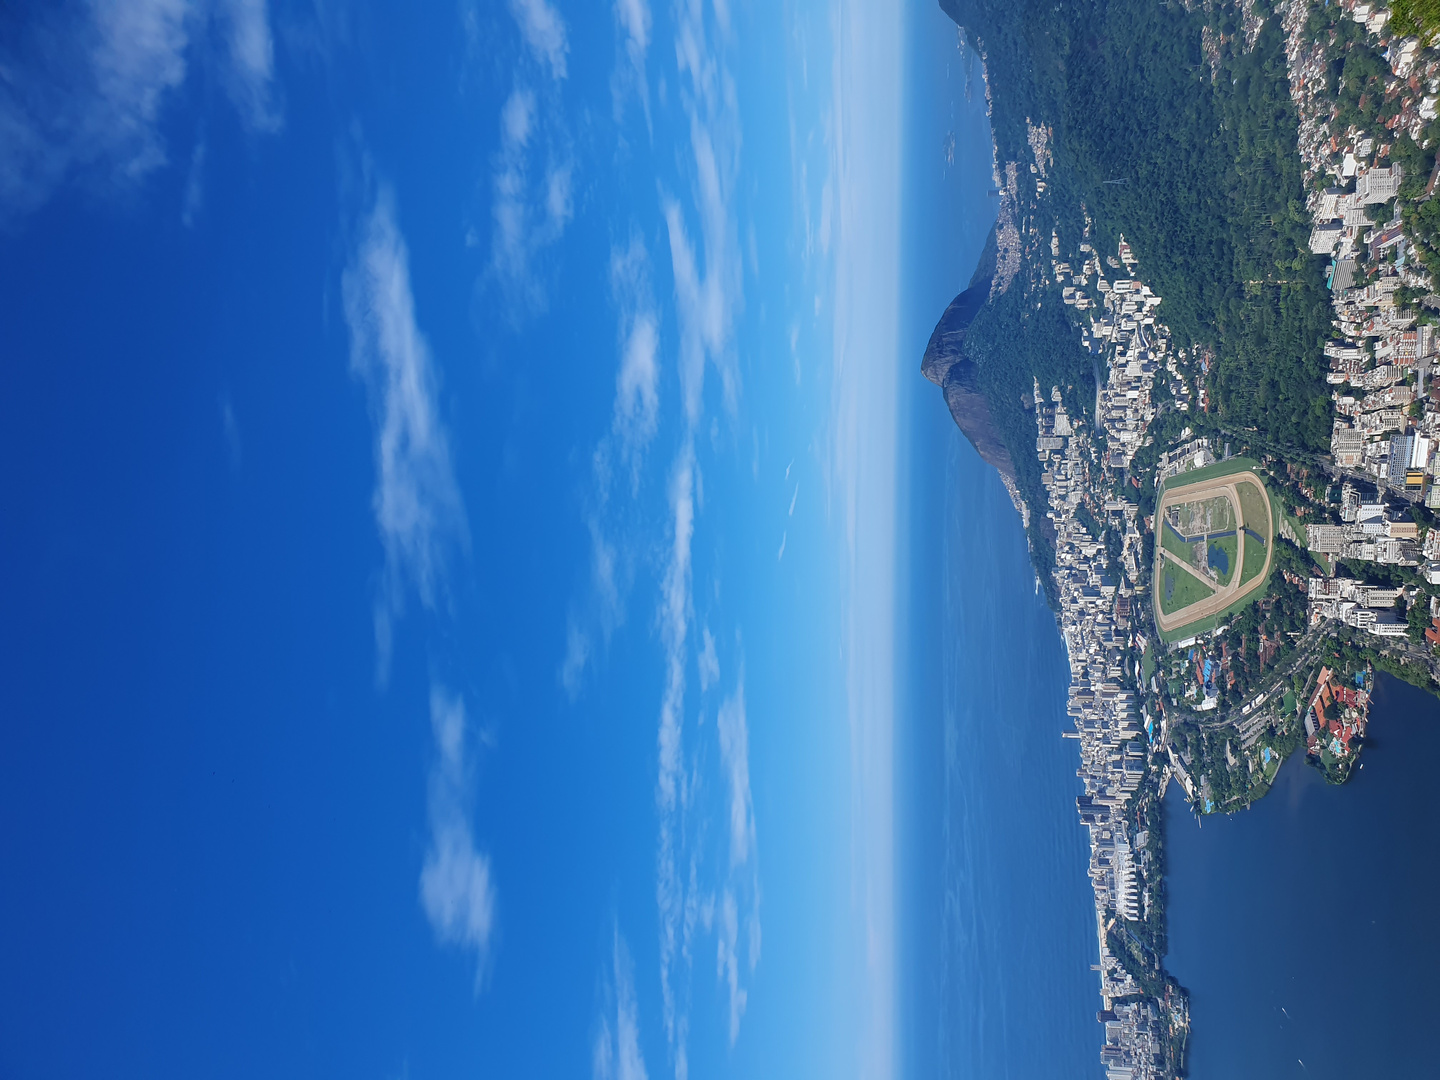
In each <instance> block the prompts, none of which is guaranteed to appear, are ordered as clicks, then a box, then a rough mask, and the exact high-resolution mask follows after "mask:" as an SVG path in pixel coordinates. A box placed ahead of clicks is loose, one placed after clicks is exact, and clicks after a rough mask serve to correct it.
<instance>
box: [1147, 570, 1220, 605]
mask: <svg viewBox="0 0 1440 1080" xmlns="http://www.w3.org/2000/svg"><path fill="white" fill-rule="evenodd" d="M1214 592H1215V590H1214V589H1212V588H1210V586H1209V585H1206V584H1205V582H1203V581H1201V580H1200V579H1199V578H1198V577H1196V576H1195V575H1194V574H1192V573H1189V572H1188V571H1186V570H1184V569H1182V568H1180V567H1179V566H1176V565H1175V564H1174V563H1172V562H1167V563H1166V564H1165V570H1164V577H1163V579H1162V580H1161V582H1160V610H1161V612H1163V613H1164V614H1166V615H1173V614H1174V613H1175V612H1177V611H1180V610H1181V609H1183V608H1187V607H1189V606H1190V605H1191V604H1197V603H1199V602H1200V601H1201V600H1204V599H1205V598H1206V597H1207V596H1212V595H1214Z"/></svg>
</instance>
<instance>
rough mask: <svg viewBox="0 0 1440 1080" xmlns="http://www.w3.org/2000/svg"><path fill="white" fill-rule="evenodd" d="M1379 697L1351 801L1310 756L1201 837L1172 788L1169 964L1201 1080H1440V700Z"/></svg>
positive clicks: (1398, 693) (1207, 825)
mask: <svg viewBox="0 0 1440 1080" xmlns="http://www.w3.org/2000/svg"><path fill="white" fill-rule="evenodd" d="M1376 683H1377V685H1376V691H1375V700H1374V704H1373V706H1372V710H1371V724H1370V735H1371V736H1372V738H1371V741H1370V743H1369V744H1368V745H1367V746H1366V748H1365V751H1364V753H1363V755H1362V757H1361V761H1362V762H1363V763H1364V768H1362V769H1360V770H1358V771H1357V773H1356V774H1355V777H1354V779H1353V780H1351V782H1350V783H1348V784H1346V785H1345V786H1344V787H1333V786H1331V785H1329V784H1326V783H1325V781H1324V780H1323V778H1322V777H1321V776H1320V774H1319V773H1318V772H1316V770H1314V769H1312V768H1310V767H1309V766H1307V765H1306V764H1305V762H1304V760H1303V754H1297V755H1294V756H1292V757H1291V758H1290V759H1289V760H1288V761H1286V762H1285V765H1284V767H1283V768H1282V769H1281V771H1280V775H1279V777H1278V778H1277V781H1276V785H1275V788H1274V789H1273V790H1272V791H1271V793H1270V794H1269V795H1268V796H1266V797H1265V798H1264V799H1262V800H1261V801H1260V802H1258V803H1256V804H1255V805H1254V807H1253V808H1252V809H1250V810H1248V811H1242V812H1240V813H1238V814H1235V815H1233V816H1231V817H1228V818H1226V817H1207V818H1205V819H1204V821H1203V823H1197V821H1196V820H1195V818H1194V817H1193V815H1191V813H1190V812H1189V810H1188V808H1187V807H1186V805H1185V802H1184V800H1183V798H1181V797H1180V796H1179V793H1178V791H1177V789H1176V788H1175V787H1174V786H1172V787H1171V790H1170V792H1169V795H1168V796H1167V799H1166V810H1167V823H1168V824H1167V836H1168V841H1169V846H1168V858H1169V871H1170V873H1169V877H1168V881H1167V886H1168V889H1169V905H1168V913H1169V927H1170V956H1169V959H1168V964H1169V967H1170V969H1171V971H1173V972H1174V973H1175V975H1176V976H1177V977H1178V978H1179V979H1180V981H1181V982H1182V983H1184V984H1185V985H1186V986H1187V987H1188V988H1189V989H1190V993H1191V1017H1192V1020H1193V1027H1192V1050H1191V1057H1190V1074H1191V1076H1192V1077H1194V1078H1196V1080H1245V1078H1248V1077H1254V1078H1257V1080H1259V1078H1262V1077H1263V1078H1265V1080H1274V1078H1276V1077H1289V1076H1294V1077H1317V1078H1318V1077H1336V1078H1340V1077H1345V1078H1352V1077H1370V1076H1375V1077H1431V1076H1440V1064H1437V1062H1436V1052H1435V1046H1434V1031H1435V1026H1434V1025H1435V1017H1436V1015H1437V1012H1440V983H1437V981H1436V979H1435V974H1434V973H1435V972H1436V971H1437V970H1440V919H1437V917H1436V914H1437V911H1440V904H1437V901H1436V897H1437V896H1440V801H1437V800H1436V798H1435V792H1436V790H1437V788H1440V782H1437V778H1436V774H1435V769H1436V763H1437V762H1440V701H1437V700H1436V699H1435V698H1434V697H1431V696H1430V695H1428V694H1425V693H1423V692H1421V691H1419V690H1417V689H1415V688H1414V687H1412V686H1409V685H1407V684H1405V683H1402V682H1399V681H1398V680H1396V679H1392V678H1390V677H1388V676H1385V675H1381V676H1379V677H1378V678H1377V680H1376Z"/></svg>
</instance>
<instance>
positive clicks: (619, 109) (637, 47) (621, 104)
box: [610, 0, 651, 129]
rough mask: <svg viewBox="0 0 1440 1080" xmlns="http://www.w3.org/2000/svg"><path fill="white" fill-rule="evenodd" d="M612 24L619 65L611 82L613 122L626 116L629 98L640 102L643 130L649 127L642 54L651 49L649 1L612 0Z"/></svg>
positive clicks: (648, 93) (647, 88) (647, 93)
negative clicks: (616, 33) (617, 38)
mask: <svg viewBox="0 0 1440 1080" xmlns="http://www.w3.org/2000/svg"><path fill="white" fill-rule="evenodd" d="M615 23H616V26H617V27H618V28H619V31H620V43H619V49H620V61H619V63H617V65H616V68H615V74H614V75H613V77H612V78H611V81H610V92H611V96H612V97H613V98H614V105H615V120H616V122H617V123H618V122H619V121H620V120H621V119H622V117H623V116H624V113H625V102H626V100H627V99H628V98H629V96H630V95H631V94H634V95H635V96H636V97H637V98H639V99H640V108H641V110H642V111H643V112H644V114H645V127H646V128H647V129H648V128H649V127H650V84H649V82H648V81H647V79H646V77H645V54H646V53H647V52H648V51H649V49H650V26H651V20H650V4H649V2H648V0H615Z"/></svg>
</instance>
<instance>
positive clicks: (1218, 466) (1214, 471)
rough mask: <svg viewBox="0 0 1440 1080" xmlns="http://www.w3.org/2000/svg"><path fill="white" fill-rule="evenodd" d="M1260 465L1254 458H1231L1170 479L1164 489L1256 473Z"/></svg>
mask: <svg viewBox="0 0 1440 1080" xmlns="http://www.w3.org/2000/svg"><path fill="white" fill-rule="evenodd" d="M1259 469H1260V463H1259V462H1258V461H1256V460H1255V459H1254V458H1248V457H1232V458H1230V459H1229V460H1228V461H1217V462H1215V464H1214V465H1206V466H1205V467H1204V468H1203V469H1191V470H1189V471H1188V472H1182V473H1180V474H1179V475H1177V476H1172V477H1170V479H1169V480H1166V481H1165V487H1167V488H1172V487H1182V486H1185V485H1189V484H1198V483H1199V482H1200V481H1201V480H1214V479H1215V478H1216V477H1220V476H1233V475H1234V474H1235V473H1242V472H1252V471H1254V472H1256V474H1257V475H1260V474H1259V472H1258V470H1259Z"/></svg>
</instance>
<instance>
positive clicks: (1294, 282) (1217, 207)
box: [942, 0, 1331, 461]
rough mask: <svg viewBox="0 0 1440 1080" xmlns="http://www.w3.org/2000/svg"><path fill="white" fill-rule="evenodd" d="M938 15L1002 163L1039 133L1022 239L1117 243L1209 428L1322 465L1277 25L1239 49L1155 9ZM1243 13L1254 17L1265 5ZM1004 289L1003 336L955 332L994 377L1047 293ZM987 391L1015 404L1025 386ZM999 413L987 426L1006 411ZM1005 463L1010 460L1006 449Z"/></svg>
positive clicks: (962, 4) (1305, 225) (997, 312)
mask: <svg viewBox="0 0 1440 1080" xmlns="http://www.w3.org/2000/svg"><path fill="white" fill-rule="evenodd" d="M942 7H944V8H945V10H946V11H947V12H949V13H950V14H951V16H952V17H953V18H955V20H956V21H957V22H958V23H960V24H961V25H962V26H966V27H968V28H969V29H970V30H971V31H972V32H973V33H974V34H976V35H977V36H978V37H979V39H980V42H981V45H982V47H983V48H984V50H985V59H986V64H987V70H988V72H989V77H990V80H991V86H992V91H993V92H992V98H993V102H994V109H993V124H994V135H995V141H996V146H997V150H998V153H999V156H1000V158H1001V160H1002V161H1005V160H1009V161H1019V162H1022V163H1028V162H1029V161H1032V160H1033V153H1032V151H1031V148H1030V146H1029V144H1028V136H1029V131H1030V129H1029V128H1028V127H1027V121H1029V123H1030V124H1032V125H1036V126H1044V127H1046V128H1048V129H1050V131H1051V132H1052V134H1051V145H1052V147H1053V165H1052V167H1051V169H1050V170H1049V175H1048V177H1047V182H1048V190H1047V191H1046V193H1045V194H1044V196H1043V197H1040V198H1039V199H1037V198H1036V197H1035V195H1034V189H1033V187H1032V188H1031V189H1030V195H1029V203H1030V205H1029V206H1028V207H1026V208H1025V213H1027V214H1028V215H1029V220H1028V222H1022V235H1023V233H1024V226H1025V225H1026V224H1029V225H1033V226H1036V227H1037V235H1039V234H1041V233H1043V237H1044V239H1045V240H1046V241H1048V239H1049V231H1050V227H1051V225H1052V223H1055V224H1058V226H1059V229H1060V235H1061V243H1062V250H1064V251H1073V250H1075V248H1076V247H1077V246H1078V244H1079V242H1080V233H1079V230H1080V229H1081V228H1082V227H1083V224H1084V222H1085V220H1086V215H1087V214H1088V215H1089V217H1090V218H1091V219H1092V220H1093V233H1092V238H1091V239H1092V242H1093V243H1094V244H1095V246H1096V248H1097V250H1101V251H1113V250H1114V249H1115V242H1116V241H1117V240H1118V238H1119V236H1120V234H1121V233H1122V232H1123V234H1124V236H1125V238H1126V240H1127V241H1128V242H1129V243H1130V245H1131V247H1132V249H1133V250H1134V252H1135V254H1136V256H1137V257H1138V259H1139V262H1140V268H1141V272H1142V273H1143V274H1144V275H1145V279H1146V281H1147V282H1148V283H1149V284H1150V285H1151V286H1152V287H1153V288H1154V289H1155V291H1156V292H1157V293H1159V294H1160V295H1161V296H1163V297H1164V304H1163V306H1162V308H1161V309H1160V316H1161V317H1162V318H1163V319H1164V321H1165V322H1166V324H1167V325H1168V326H1169V327H1170V328H1171V330H1172V332H1173V333H1174V336H1175V343H1176V345H1177V346H1179V347H1181V348H1190V349H1195V350H1196V351H1197V352H1198V353H1199V354H1200V355H1202V356H1204V357H1205V363H1204V366H1205V368H1206V369H1207V370H1206V375H1205V377H1206V379H1207V381H1208V385H1209V390H1210V395H1211V409H1212V418H1213V419H1214V420H1215V421H1217V422H1218V423H1219V424H1220V425H1222V426H1224V427H1225V428H1228V429H1232V430H1235V431H1237V432H1244V433H1246V434H1247V435H1248V436H1249V437H1250V439H1251V441H1252V442H1254V443H1255V444H1257V445H1258V446H1260V447H1262V448H1264V449H1267V450H1271V451H1275V452H1280V453H1284V454H1287V455H1293V456H1299V457H1305V456H1309V455H1313V454H1318V453H1321V452H1323V451H1324V450H1325V449H1326V447H1327V445H1328V440H1329V435H1330V424H1331V419H1330V417H1331V413H1330V408H1331V406H1330V402H1329V399H1328V396H1327V394H1326V387H1325V384H1324V371H1325V367H1324V357H1323V354H1322V351H1321V350H1322V347H1323V344H1324V342H1325V340H1326V339H1327V338H1328V337H1329V334H1330V315H1329V308H1328V303H1327V297H1326V294H1325V288H1324V281H1323V278H1322V275H1321V263H1320V261H1319V260H1317V259H1315V258H1313V257H1312V256H1310V254H1309V252H1308V248H1307V244H1306V242H1307V238H1308V233H1309V228H1310V223H1309V219H1308V216H1307V214H1306V211H1305V206H1304V190H1303V181H1302V173H1301V165H1300V159H1299V155H1298V152H1297V149H1296V124H1297V121H1296V115H1295V109H1294V106H1293V105H1292V103H1291V100H1290V96H1289V89H1288V82H1287V77H1286V67H1285V55H1284V47H1283V38H1282V35H1281V32H1280V29H1279V27H1278V25H1277V22H1278V21H1277V20H1274V19H1270V20H1267V21H1266V22H1265V23H1264V24H1263V28H1262V29H1261V30H1260V32H1259V34H1258V37H1256V38H1255V41H1254V44H1253V47H1251V48H1249V49H1248V50H1247V49H1245V48H1243V47H1238V46H1239V45H1243V42H1244V40H1245V39H1244V34H1243V32H1242V30H1243V28H1242V27H1240V26H1238V25H1236V20H1235V16H1234V15H1233V14H1232V13H1228V12H1213V13H1211V14H1208V15H1207V14H1205V13H1204V12H1203V11H1202V10H1200V9H1199V8H1197V10H1196V11H1194V12H1187V11H1186V10H1185V9H1184V8H1183V7H1181V6H1180V5H1179V4H1165V3H1157V2H1156V0H1090V2H1081V3H1075V4H1069V5H1062V6H1061V8H1060V9H1058V10H1057V9H1056V8H1055V6H1054V5H1053V4H1048V3H1046V4H1042V3H1040V2H1039V0H1018V2H1017V0H942ZM1256 10H1257V14H1261V15H1263V14H1267V13H1268V3H1267V0H1257V3H1256ZM1227 38H1228V39H1229V40H1228V44H1225V43H1224V42H1226V40H1227ZM1202 41H1207V42H1210V43H1211V47H1209V48H1206V47H1202ZM1021 190H1022V193H1023V192H1024V191H1025V185H1024V183H1022V185H1021ZM1031 254H1035V251H1034V250H1033V248H1032V251H1031ZM1046 254H1048V252H1047V253H1046ZM1032 261H1033V262H1037V263H1038V262H1039V261H1040V260H1038V259H1037V260H1032ZM1012 289H1021V290H1022V291H1023V293H1024V297H1025V299H1026V300H1028V301H1029V302H1028V303H1023V302H1022V303H1019V304H1015V303H1011V304H1008V305H998V304H997V305H994V310H993V311H991V312H988V313H986V317H987V318H988V319H994V320H997V321H1001V320H1003V321H1004V323H1005V324H1006V325H1005V327H1004V328H1003V329H999V328H995V329H990V330H988V331H986V329H985V328H983V327H982V328H981V330H980V332H975V333H972V340H973V342H974V348H975V349H976V350H977V351H976V358H977V361H980V360H985V359H988V360H989V361H990V362H991V363H995V364H1002V365H1005V366H1010V365H1012V364H1014V363H1015V361H1017V360H1027V359H1028V358H1029V357H1030V356H1031V355H1032V354H1033V353H1034V351H1035V350H1033V349H1031V348H1030V347H1029V346H1028V345H1025V344H1023V343H1022V344H1021V345H1020V348H1019V349H1010V348H1006V349H1002V350H1000V351H999V352H991V353H988V354H981V352H980V351H979V350H981V349H983V348H984V347H985V345H986V343H987V342H1002V343H1007V342H1009V341H1010V340H1011V339H1012V337H1013V336H1014V335H1015V334H1017V333H1018V334H1020V335H1021V336H1022V337H1028V336H1029V334H1030V332H1031V331H1030V330H1029V328H1028V327H1024V328H1023V329H1022V326H1021V325H1018V324H1022V323H1024V322H1029V323H1035V322H1037V321H1038V320H1037V318H1036V316H1035V315H1032V314H1031V313H1032V312H1034V310H1035V309H1034V303H1035V301H1036V300H1038V299H1040V295H1039V294H1040V291H1041V290H1043V289H1044V286H1043V285H1042V284H1041V280H1040V272H1039V271H1036V272H1033V273H1032V274H1031V276H1030V277H1029V279H1028V280H1022V279H1017V281H1016V282H1015V284H1014V286H1012ZM1020 312H1024V315H1025V319H1024V320H1021V319H1020V318H1019V315H1020ZM978 322H980V320H977V323H978ZM1017 352H1018V353H1019V355H1016V354H1017ZM1064 366H1065V368H1066V372H1065V373H1066V377H1067V382H1069V381H1074V380H1075V379H1076V378H1077V377H1080V373H1079V372H1077V371H1076V370H1075V368H1076V367H1077V366H1079V365H1074V364H1067V365H1064ZM1034 374H1036V375H1040V372H1039V371H1035V372H1034ZM992 381H993V382H994V383H995V384H996V385H997V389H998V388H999V387H1000V386H1001V385H1002V384H1003V386H1004V389H1005V390H1010V391H1013V389H1014V386H1013V384H1015V383H1017V382H1020V381H1023V382H1025V383H1026V384H1028V383H1029V376H1028V375H1023V378H1017V377H1011V376H999V375H997V376H995V377H994V378H993V380H992ZM1041 382H1042V385H1043V384H1045V378H1044V377H1043V376H1042V377H1041ZM1067 382H1061V383H1060V385H1062V386H1065V385H1067ZM1026 389H1028V385H1027V386H1026ZM1092 392H1093V386H1092ZM997 400H998V405H999V411H1001V412H1007V411H1013V410H1011V409H1010V402H1009V401H1007V400H1005V399H1004V398H999V399H997ZM1011 400H1015V399H1011ZM1016 404H1017V405H1018V401H1017V402H1016ZM1002 426H1013V427H1014V428H1015V429H1016V431H1017V432H1021V431H1023V432H1024V434H1025V441H1026V443H1027V445H1028V443H1029V441H1030V440H1031V439H1032V438H1033V434H1032V433H1031V431H1032V429H1028V428H1026V427H1025V426H1024V425H1023V424H1021V423H1020V418H1019V417H1017V416H1013V415H1012V416H1011V417H1010V418H1009V421H1008V424H1005V422H1004V421H1002ZM1012 456H1014V457H1015V458H1016V460H1017V461H1018V460H1019V459H1020V458H1022V457H1023V456H1025V455H1024V454H1022V453H1021V452H1019V449H1018V447H1017V448H1013V449H1012Z"/></svg>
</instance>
